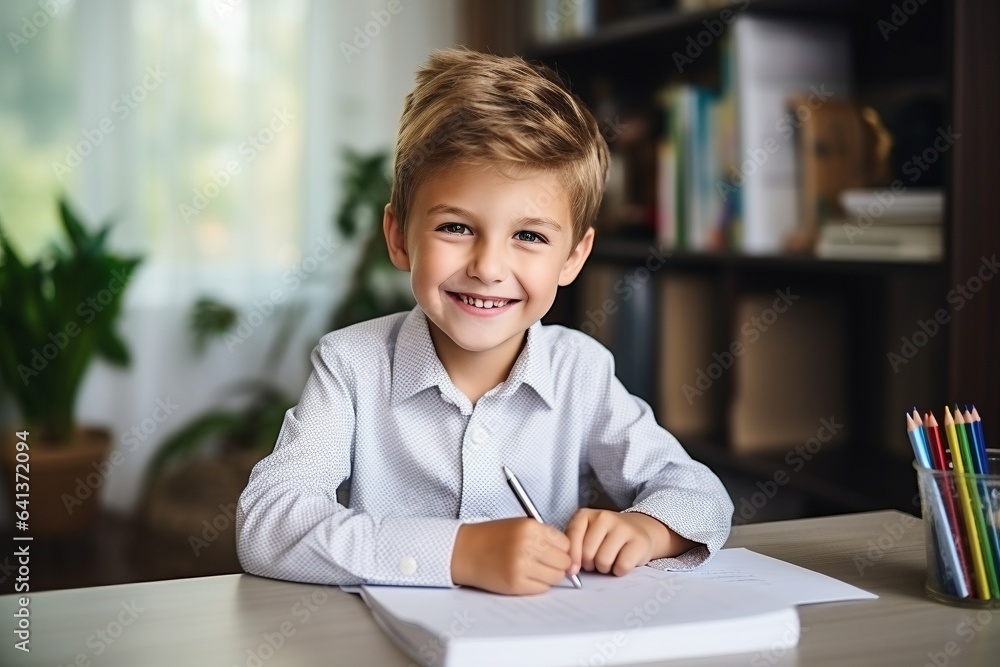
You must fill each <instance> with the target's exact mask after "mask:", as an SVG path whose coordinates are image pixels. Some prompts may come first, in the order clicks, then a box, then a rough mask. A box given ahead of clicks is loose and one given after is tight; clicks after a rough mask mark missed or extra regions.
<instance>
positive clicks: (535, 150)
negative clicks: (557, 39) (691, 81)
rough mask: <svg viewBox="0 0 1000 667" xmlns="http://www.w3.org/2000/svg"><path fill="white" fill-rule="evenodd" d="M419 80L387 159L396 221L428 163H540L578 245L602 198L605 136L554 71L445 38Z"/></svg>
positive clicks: (527, 166)
mask: <svg viewBox="0 0 1000 667" xmlns="http://www.w3.org/2000/svg"><path fill="white" fill-rule="evenodd" d="M416 80H417V83H416V86H415V87H414V89H413V91H412V92H410V94H408V95H407V96H406V101H405V103H404V106H403V115H402V117H401V118H400V120H399V135H398V138H397V141H396V154H395V164H394V167H393V171H394V173H393V182H392V196H391V203H392V209H393V213H394V214H395V215H396V218H397V219H398V220H399V221H400V224H401V226H402V227H403V229H404V230H405V229H406V219H407V216H408V214H409V208H410V205H411V204H412V202H413V196H414V193H415V192H416V190H417V188H418V187H419V186H420V184H421V183H422V182H423V181H424V180H425V179H426V178H427V177H428V176H429V175H431V174H433V173H434V172H435V171H439V170H442V169H445V168H448V167H451V166H454V165H458V164H461V165H468V166H473V167H479V166H482V167H490V168H495V169H497V170H499V171H500V172H501V173H503V174H505V175H511V176H517V175H521V174H528V173H530V172H533V171H541V170H544V171H551V172H553V173H555V174H556V175H557V177H558V178H559V182H560V183H561V184H562V187H563V188H565V190H566V192H567V194H568V195H569V203H570V210H571V212H572V215H573V247H575V246H576V244H577V243H578V242H579V241H580V239H581V238H582V237H583V235H584V233H585V232H586V231H587V228H588V227H590V226H591V225H592V224H593V222H594V218H595V217H596V216H597V210H598V208H599V207H600V204H601V197H602V196H603V194H604V186H605V183H606V181H607V172H608V146H607V143H606V142H605V141H604V137H602V136H601V133H600V130H599V128H598V125H597V121H595V120H594V117H593V115H592V114H591V113H590V111H589V110H588V109H587V108H586V106H584V104H583V102H581V101H580V99H579V98H578V97H577V96H576V95H574V94H573V93H572V92H570V91H569V89H568V87H567V86H566V85H565V84H564V83H563V81H562V80H561V79H560V78H559V75H558V74H556V73H555V72H554V71H553V70H551V69H549V68H548V67H545V66H543V65H536V64H532V63H528V62H526V61H524V60H523V59H521V58H518V57H501V56H495V55H490V54H485V53H478V52H476V51H472V50H469V49H467V48H451V49H443V50H440V51H436V52H434V53H433V54H431V56H430V58H429V59H428V61H427V63H426V64H425V65H424V67H422V68H421V69H420V70H418V71H417V77H416ZM553 194H555V193H553Z"/></svg>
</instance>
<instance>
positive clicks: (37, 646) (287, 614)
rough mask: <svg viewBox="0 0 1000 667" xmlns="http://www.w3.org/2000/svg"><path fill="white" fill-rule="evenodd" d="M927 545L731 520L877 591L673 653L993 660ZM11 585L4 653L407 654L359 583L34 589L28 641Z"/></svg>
mask: <svg viewBox="0 0 1000 667" xmlns="http://www.w3.org/2000/svg"><path fill="white" fill-rule="evenodd" d="M923 545H924V536H923V524H922V523H921V522H920V521H919V520H918V519H915V518H913V517H911V516H909V515H906V514H901V513H899V512H872V513H866V514H855V515H848V516H837V517H825V518H820V519H803V520H798V521H783V522H777V523H769V524H758V525H751V526H739V527H736V528H734V529H733V533H732V536H731V537H730V539H729V542H728V543H727V546H744V547H748V548H750V549H753V550H755V551H758V552H760V553H764V554H767V555H769V556H774V557H776V558H780V559H782V560H786V561H789V562H792V563H796V564H798V565H802V566H803V567H807V568H810V569H813V570H816V571H817V572H823V573H825V574H828V575H830V576H833V577H836V578H838V579H841V580H843V581H847V582H849V583H852V584H855V585H857V586H860V587H861V588H864V589H867V590H870V591H872V592H874V593H877V594H878V595H879V596H880V598H879V599H878V600H873V601H863V602H840V603H831V604H821V605H810V606H804V607H799V616H800V619H801V623H802V638H801V640H800V642H799V646H798V647H797V648H796V649H795V650H792V651H787V652H785V653H784V654H783V655H770V654H767V653H759V654H754V655H749V654H744V655H738V656H717V657H713V658H706V659H703V660H697V661H686V662H684V663H683V664H690V665H741V666H742V667H745V666H746V665H748V664H750V665H752V666H753V667H756V666H757V665H768V666H771V665H830V666H836V667H842V666H843V665H851V666H855V665H879V666H880V667H883V666H889V665H907V666H912V667H921V666H922V665H925V664H931V665H934V664H937V666H938V667H945V665H947V667H953V666H956V665H995V664H997V656H1000V617H997V609H996V608H994V609H991V610H979V611H976V610H970V609H963V608H957V607H951V606H947V605H943V604H938V603H935V602H931V601H930V600H928V599H927V597H926V595H925V594H924V547H923ZM17 598H18V596H14V595H8V596H3V597H0V618H2V619H3V620H2V621H0V624H2V628H3V631H2V633H0V642H2V644H0V664H3V665H47V666H51V665H73V664H76V665H128V666H129V667H133V666H140V665H141V666H143V667H156V666H158V665H170V666H171V667H173V666H178V665H179V666H181V667H197V666H200V665H212V666H215V665H219V666H222V667H229V666H232V665H243V666H245V667H254V666H260V667H263V666H265V665H266V667H279V666H285V665H294V666H296V667H300V666H305V665H361V664H363V665H409V664H411V663H410V661H409V660H408V659H407V657H406V656H405V654H403V653H402V652H400V651H399V650H398V649H396V648H395V646H394V645H393V644H392V643H391V642H390V641H389V640H388V638H387V637H385V636H384V635H383V634H382V633H381V631H380V630H379V629H378V627H377V626H376V625H375V622H374V621H373V620H372V618H371V616H370V614H369V613H368V610H367V608H366V607H365V605H364V603H363V602H362V601H361V600H360V599H359V598H358V597H357V596H355V595H351V594H348V593H343V592H341V591H340V590H339V589H336V588H331V587H326V586H314V585H307V584H293V583H288V582H280V581H272V580H268V579H261V578H258V577H253V576H250V575H223V576H217V577H205V578H199V579H178V580H172V581H161V582H148V583H140V584H125V585H120V586H105V587H98V588H83V589H75V590H65V591H49V592H44V593H37V594H34V595H32V596H31V604H30V611H31V653H30V654H25V653H23V652H21V651H18V650H16V649H15V648H14V647H13V644H14V641H15V640H14V639H13V633H12V630H13V625H14V621H13V613H14V612H15V611H16V610H17V608H18V601H17ZM664 664H669V665H677V664H681V663H679V662H670V663H664Z"/></svg>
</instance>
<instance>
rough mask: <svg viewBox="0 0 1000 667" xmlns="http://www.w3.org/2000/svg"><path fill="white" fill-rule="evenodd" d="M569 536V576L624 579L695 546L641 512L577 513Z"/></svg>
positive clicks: (580, 510) (571, 521) (583, 510)
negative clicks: (583, 574)
mask: <svg viewBox="0 0 1000 667" xmlns="http://www.w3.org/2000/svg"><path fill="white" fill-rule="evenodd" d="M566 535H567V537H569V541H570V544H571V546H570V552H569V553H570V558H571V559H572V561H573V565H572V567H571V568H570V574H576V573H578V572H579V571H580V570H581V569H583V570H586V571H588V572H593V571H594V570H597V571H598V572H601V573H603V574H608V573H613V574H615V575H616V576H619V577H620V576H622V575H624V574H627V573H629V572H631V571H632V570H633V569H635V568H637V567H641V566H642V565H645V564H646V563H648V562H649V561H651V560H653V559H655V558H665V557H667V556H676V555H677V554H680V553H683V552H685V551H687V550H688V549H690V548H691V547H693V546H694V545H695V543H694V542H692V541H690V540H688V539H685V538H683V537H681V536H680V535H678V534H677V533H675V532H674V531H672V530H670V529H669V528H667V526H665V525H664V524H662V523H660V522H659V521H657V520H656V519H654V518H653V517H651V516H648V515H646V514H642V513H640V512H622V513H619V512H612V511H610V510H599V509H591V508H587V507H584V508H581V509H579V510H577V512H576V514H574V515H573V518H572V519H570V522H569V525H568V526H566Z"/></svg>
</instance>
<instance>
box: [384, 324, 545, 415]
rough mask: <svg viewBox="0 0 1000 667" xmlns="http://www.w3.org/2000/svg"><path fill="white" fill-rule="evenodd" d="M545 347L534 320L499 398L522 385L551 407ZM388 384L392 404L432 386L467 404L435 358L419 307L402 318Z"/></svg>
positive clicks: (439, 361) (540, 326) (538, 326)
mask: <svg viewBox="0 0 1000 667" xmlns="http://www.w3.org/2000/svg"><path fill="white" fill-rule="evenodd" d="M545 347H546V346H545V341H544V339H543V337H542V322H541V320H538V321H536V322H535V323H534V324H532V325H531V326H530V327H528V338H527V341H526V342H525V344H524V348H523V349H522V350H521V354H519V355H518V357H517V361H515V362H514V367H513V368H512V369H511V371H510V374H509V375H508V377H507V380H506V381H505V382H504V383H503V385H502V389H501V390H500V393H499V395H500V396H504V397H508V396H512V395H513V394H514V392H515V391H517V389H518V387H520V386H521V384H522V383H523V384H526V385H528V386H530V387H531V388H532V389H534V390H535V393H537V394H538V396H539V397H540V398H541V399H542V400H543V401H545V403H546V405H548V406H549V408H552V407H553V405H554V398H553V395H554V391H553V387H552V368H551V362H550V357H549V354H548V350H546V349H545ZM391 381H392V391H391V393H392V402H393V404H397V403H399V402H402V401H405V400H407V399H408V398H410V397H411V396H413V395H414V394H416V393H418V392H421V391H423V390H424V389H427V388H429V387H435V386H436V387H440V389H441V391H442V393H444V394H455V396H454V397H455V398H457V399H459V400H461V399H464V402H465V403H469V399H468V397H466V396H465V395H464V394H462V393H461V391H459V390H458V388H457V387H455V385H454V383H452V381H451V378H450V377H449V376H448V372H447V371H446V370H445V368H444V365H443V364H442V363H441V360H440V359H439V358H438V355H437V352H436V351H435V349H434V342H433V341H432V340H431V333H430V329H429V328H428V324H427V315H426V314H425V313H424V311H423V310H421V308H420V306H419V305H418V306H414V307H413V310H411V311H410V312H409V313H408V314H407V315H406V317H405V318H404V320H403V324H402V326H401V327H400V330H399V336H398V337H397V338H396V350H395V352H394V353H393V364H392V380H391Z"/></svg>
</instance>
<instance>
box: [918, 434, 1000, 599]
mask: <svg viewBox="0 0 1000 667" xmlns="http://www.w3.org/2000/svg"><path fill="white" fill-rule="evenodd" d="M985 464H986V467H985V470H986V474H975V473H970V472H968V471H966V472H964V473H959V472H956V471H955V470H953V469H952V470H946V471H941V470H932V469H929V468H925V467H923V466H921V465H919V464H917V462H914V463H913V466H914V468H916V470H917V482H918V485H919V487H920V511H921V514H922V516H923V523H924V541H925V543H926V548H927V582H926V584H925V588H926V591H927V595H928V596H929V597H930V598H932V599H934V600H937V601H939V602H945V603H948V604H954V605H960V606H968V607H991V608H998V607H1000V450H996V449H987V450H986V461H985Z"/></svg>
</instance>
